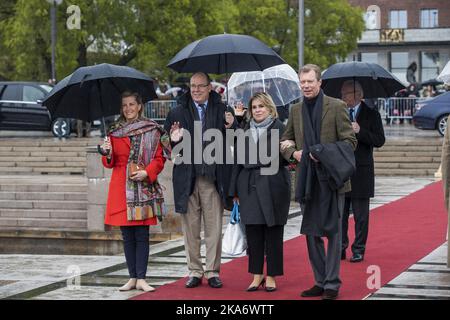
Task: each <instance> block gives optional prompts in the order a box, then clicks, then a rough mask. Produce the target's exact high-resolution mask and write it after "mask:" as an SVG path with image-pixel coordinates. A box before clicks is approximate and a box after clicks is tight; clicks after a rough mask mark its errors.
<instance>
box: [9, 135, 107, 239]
mask: <svg viewBox="0 0 450 320" xmlns="http://www.w3.org/2000/svg"><path fill="white" fill-rule="evenodd" d="M98 140H99V139H98V138H97V139H96V138H92V139H68V140H58V139H54V138H46V137H40V138H2V139H0V229H2V230H47V231H51V230H58V231H83V230H87V180H86V177H85V171H86V151H85V148H86V146H88V145H95V144H96V143H98Z"/></svg>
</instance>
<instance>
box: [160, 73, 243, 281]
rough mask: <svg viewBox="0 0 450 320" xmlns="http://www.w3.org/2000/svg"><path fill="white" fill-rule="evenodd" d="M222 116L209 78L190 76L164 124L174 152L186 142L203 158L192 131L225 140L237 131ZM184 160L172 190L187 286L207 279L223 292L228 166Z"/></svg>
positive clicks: (222, 108)
mask: <svg viewBox="0 0 450 320" xmlns="http://www.w3.org/2000/svg"><path fill="white" fill-rule="evenodd" d="M226 111H227V107H226V106H225V104H223V103H222V101H221V97H220V95H219V94H218V93H217V92H215V91H213V90H212V86H211V80H210V78H209V76H208V75H207V74H206V73H203V72H197V73H194V74H193V75H192V77H191V79H190V92H189V93H188V94H185V95H184V96H183V97H182V98H181V100H180V104H179V105H178V106H177V107H175V108H174V109H172V110H170V112H169V114H168V116H167V119H166V122H165V124H164V127H165V129H166V131H168V132H170V140H171V143H172V146H173V147H175V145H177V144H178V143H180V142H183V143H190V145H191V146H192V147H191V150H192V151H193V150H194V148H196V146H195V145H196V144H197V147H198V146H199V145H200V146H201V152H202V155H203V151H204V150H205V148H206V147H208V144H209V143H208V142H206V141H204V140H203V139H202V140H200V141H198V140H195V135H194V126H197V128H198V126H199V125H200V128H201V132H202V133H203V132H205V131H206V130H208V129H216V130H219V131H220V132H222V134H223V136H222V138H223V141H225V129H226V128H231V127H233V126H236V124H235V120H234V117H233V115H232V114H231V113H227V112H226ZM226 113H227V115H226ZM186 131H187V132H188V133H189V136H190V141H184V139H188V138H187V137H186V136H188V135H187V134H184V132H186ZM183 151H184V150H183ZM224 154H225V152H224ZM183 157H188V158H189V159H190V161H189V163H187V161H186V163H185V162H181V163H178V164H177V163H175V164H174V167H173V190H174V200H175V212H177V213H180V214H181V222H182V228H183V234H184V246H185V250H186V256H187V261H188V269H189V279H188V281H187V282H186V285H185V286H186V288H195V287H197V286H199V285H200V284H201V282H202V278H203V276H205V277H206V278H207V279H208V284H209V286H210V287H212V288H221V287H222V281H221V280H220V278H219V272H220V262H221V253H222V217H223V210H224V206H226V203H227V197H228V192H227V191H228V187H229V179H230V175H231V169H232V167H231V166H228V167H227V165H223V164H218V163H212V164H209V163H206V162H205V160H204V157H201V160H200V162H197V161H196V159H195V157H194V152H191V154H189V155H186V154H183ZM227 168H228V169H229V172H227ZM229 200H232V199H229ZM202 219H203V221H204V229H205V245H206V269H204V268H203V264H202V259H201V254H200V246H201V237H200V231H201V225H202Z"/></svg>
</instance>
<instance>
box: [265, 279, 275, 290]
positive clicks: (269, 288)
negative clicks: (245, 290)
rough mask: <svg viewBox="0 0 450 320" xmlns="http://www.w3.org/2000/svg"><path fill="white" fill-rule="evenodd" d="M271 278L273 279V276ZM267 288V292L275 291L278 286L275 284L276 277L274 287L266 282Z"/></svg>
mask: <svg viewBox="0 0 450 320" xmlns="http://www.w3.org/2000/svg"><path fill="white" fill-rule="evenodd" d="M270 279H271V280H272V279H273V278H272V277H270ZM265 289H266V291H267V292H274V291H276V290H277V287H276V286H275V279H273V287H272V286H267V284H266V287H265Z"/></svg>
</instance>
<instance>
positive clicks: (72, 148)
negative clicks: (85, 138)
mask: <svg viewBox="0 0 450 320" xmlns="http://www.w3.org/2000/svg"><path fill="white" fill-rule="evenodd" d="M8 151H12V152H15V151H18V152H61V151H62V152H64V151H68V152H85V151H86V147H75V146H61V147H36V146H35V145H34V146H28V147H5V146H3V147H0V152H8Z"/></svg>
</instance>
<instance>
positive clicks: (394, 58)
mask: <svg viewBox="0 0 450 320" xmlns="http://www.w3.org/2000/svg"><path fill="white" fill-rule="evenodd" d="M390 66H391V72H392V73H393V74H394V75H395V76H396V77H397V78H398V79H399V80H400V81H403V82H404V83H407V81H406V69H407V68H408V52H391V61H390Z"/></svg>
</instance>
